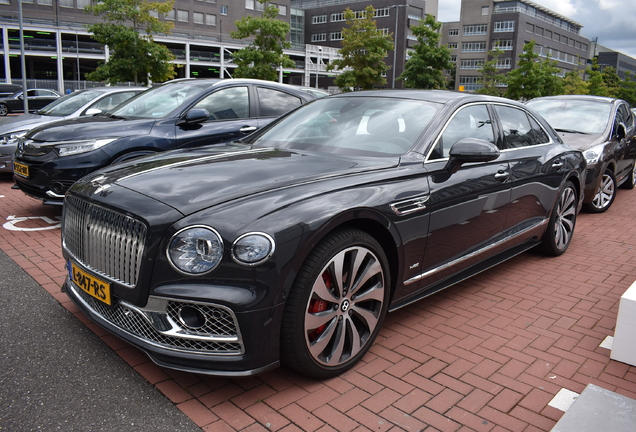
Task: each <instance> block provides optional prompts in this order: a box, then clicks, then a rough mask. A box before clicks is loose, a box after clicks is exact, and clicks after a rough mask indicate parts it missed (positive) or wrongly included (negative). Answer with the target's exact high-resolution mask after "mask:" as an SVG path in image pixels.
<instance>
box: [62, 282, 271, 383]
mask: <svg viewBox="0 0 636 432" xmlns="http://www.w3.org/2000/svg"><path fill="white" fill-rule="evenodd" d="M62 288H63V291H65V292H66V294H67V295H68V296H69V297H70V298H71V300H72V301H73V303H75V305H76V306H77V307H78V308H79V309H80V310H81V311H82V312H83V313H84V314H85V315H86V316H88V317H89V318H90V319H91V320H92V321H94V322H95V323H97V324H98V325H100V326H102V327H104V328H105V329H106V330H108V331H109V332H111V333H113V334H114V335H116V336H118V337H119V338H121V339H123V340H125V341H127V342H128V343H130V344H132V345H134V346H136V347H138V348H139V349H141V350H142V351H144V352H145V353H146V354H147V355H148V356H149V357H150V359H151V360H152V361H153V362H154V363H156V364H157V365H159V366H162V367H167V368H170V369H176V370H181V371H186V372H194V373H201V374H206V375H215V376H251V375H255V374H258V373H262V372H265V371H267V370H270V369H273V368H276V367H278V366H279V358H278V347H279V332H278V331H273V330H272V329H275V328H280V327H279V326H277V323H278V322H279V320H277V319H273V317H276V316H279V317H280V316H281V313H282V307H283V306H282V305H281V306H277V307H273V308H269V309H262V310H257V311H253V312H249V313H240V314H234V313H233V312H232V310H231V309H230V308H227V307H225V306H220V305H217V304H214V303H201V302H199V301H197V302H191V301H188V300H183V299H169V298H161V297H156V296H154V297H151V299H150V301H149V302H148V304H147V305H146V306H145V307H144V308H139V307H136V306H133V305H131V304H129V303H126V302H124V301H121V300H118V299H114V302H113V305H112V306H108V305H106V304H105V303H102V302H100V301H99V300H97V299H94V298H93V297H91V296H89V295H88V294H86V293H84V291H82V290H81V289H80V288H79V287H77V286H76V285H75V284H74V283H73V282H71V281H70V280H69V279H68V278H67V280H66V281H65V283H64V285H63V287H62ZM180 306H181V307H186V308H187V307H190V308H192V307H196V308H198V309H199V310H201V311H203V314H204V315H205V316H206V318H207V319H209V321H211V322H212V321H213V324H212V325H211V326H210V327H205V328H204V329H203V330H202V329H201V328H199V329H192V328H188V326H187V325H184V323H183V321H182V320H180V318H179V307H180ZM206 322H207V320H206ZM211 329H212V330H211ZM241 329H244V331H241ZM210 332H212V333H215V334H211V333H210Z"/></svg>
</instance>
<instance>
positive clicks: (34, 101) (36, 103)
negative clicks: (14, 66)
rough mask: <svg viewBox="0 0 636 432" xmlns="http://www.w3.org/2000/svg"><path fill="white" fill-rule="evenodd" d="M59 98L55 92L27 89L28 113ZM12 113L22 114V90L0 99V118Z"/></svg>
mask: <svg viewBox="0 0 636 432" xmlns="http://www.w3.org/2000/svg"><path fill="white" fill-rule="evenodd" d="M60 96H61V95H60V94H59V93H58V92H56V91H55V90H48V89H28V90H27V98H28V104H29V111H37V110H39V109H41V108H44V107H45V106H47V105H48V104H50V103H51V102H53V101H54V100H55V99H57V98H59V97H60ZM14 112H24V92H23V91H22V90H20V91H17V92H15V93H13V94H12V95H11V96H5V97H2V98H0V116H6V115H7V114H10V113H14Z"/></svg>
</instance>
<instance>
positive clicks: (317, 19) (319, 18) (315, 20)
mask: <svg viewBox="0 0 636 432" xmlns="http://www.w3.org/2000/svg"><path fill="white" fill-rule="evenodd" d="M326 22H327V15H314V16H312V17H311V23H312V24H324V23H326Z"/></svg>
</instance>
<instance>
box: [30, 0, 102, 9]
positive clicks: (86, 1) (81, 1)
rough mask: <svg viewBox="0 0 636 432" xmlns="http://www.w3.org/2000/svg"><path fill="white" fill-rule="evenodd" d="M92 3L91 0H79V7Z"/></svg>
mask: <svg viewBox="0 0 636 432" xmlns="http://www.w3.org/2000/svg"><path fill="white" fill-rule="evenodd" d="M30 3H33V1H31V2H30ZM90 5H91V0H77V8H78V9H84V8H85V7H86V6H90Z"/></svg>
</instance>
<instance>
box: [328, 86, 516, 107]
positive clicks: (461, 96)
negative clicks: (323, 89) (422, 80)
mask: <svg viewBox="0 0 636 432" xmlns="http://www.w3.org/2000/svg"><path fill="white" fill-rule="evenodd" d="M351 96H353V97H365V96H367V97H368V96H371V97H387V98H402V99H414V100H421V101H426V102H436V103H441V104H448V103H453V104H462V103H470V102H503V103H509V104H513V105H519V106H523V104H521V103H520V102H517V101H514V100H512V99H506V98H502V97H497V96H488V95H481V94H477V93H464V92H459V91H451V90H413V89H386V90H365V91H356V92H349V93H339V94H337V95H333V96H331V97H332V98H336V97H351Z"/></svg>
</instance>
